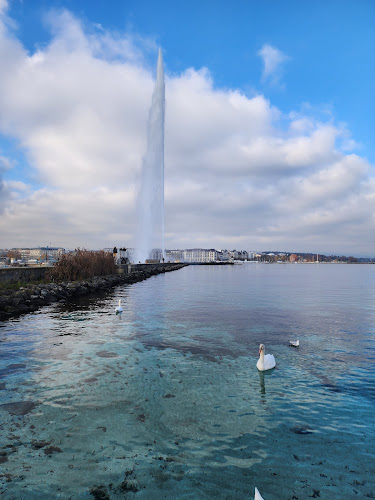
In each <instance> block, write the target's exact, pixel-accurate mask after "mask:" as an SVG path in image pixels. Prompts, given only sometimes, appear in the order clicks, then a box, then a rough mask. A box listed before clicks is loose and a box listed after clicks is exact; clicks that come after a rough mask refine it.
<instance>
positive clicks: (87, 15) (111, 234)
mask: <svg viewBox="0 0 375 500" xmlns="http://www.w3.org/2000/svg"><path fill="white" fill-rule="evenodd" d="M159 47H160V48H161V49H162V52H163V59H164V71H165V79H166V81H165V93H166V114H165V246H166V248H170V249H177V248H196V247H200V248H216V249H224V248H226V249H230V250H231V249H237V250H258V251H275V250H279V251H287V252H314V253H321V254H327V255H331V254H333V255H337V254H340V255H354V256H358V257H366V256H371V257H372V256H375V143H374V130H375V105H374V103H375V97H374V91H375V64H374V63H375V61H374V59H375V2H374V1H373V0H345V1H342V0H314V1H312V0H304V1H300V0H284V1H283V2H280V1H279V0H232V1H231V2H228V1H224V0H180V1H178V2H176V1H175V0H173V1H172V0H164V1H162V2H158V3H157V2H154V1H152V0H137V1H136V0H128V1H125V0H112V1H111V2H102V1H99V0H0V248H12V247H34V246H45V245H49V246H62V247H65V248H69V249H74V248H78V247H79V248H87V249H100V248H106V247H109V248H110V247H113V246H115V245H116V246H119V247H122V246H125V247H130V246H132V245H133V244H134V236H135V233H136V225H137V222H136V221H137V219H136V209H135V207H136V196H137V192H138V190H139V183H140V177H141V176H140V173H141V167H142V159H143V156H144V154H145V152H146V140H147V117H148V113H149V108H150V104H151V97H152V92H153V86H154V83H155V73H156V62H157V55H158V49H159Z"/></svg>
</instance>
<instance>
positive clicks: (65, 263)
mask: <svg viewBox="0 0 375 500" xmlns="http://www.w3.org/2000/svg"><path fill="white" fill-rule="evenodd" d="M115 273H116V265H115V261H114V258H113V255H112V254H111V253H110V252H104V251H103V250H100V251H98V252H92V251H89V250H84V249H83V250H81V249H78V250H76V251H75V253H72V254H65V255H63V256H62V257H61V258H60V260H59V261H58V262H56V264H55V265H54V266H53V267H52V268H51V269H50V270H49V271H48V278H49V279H51V280H54V281H77V280H84V279H90V278H93V277H94V276H106V275H108V274H115Z"/></svg>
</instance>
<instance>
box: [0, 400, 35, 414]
mask: <svg viewBox="0 0 375 500" xmlns="http://www.w3.org/2000/svg"><path fill="white" fill-rule="evenodd" d="M35 406H36V404H35V403H34V402H33V401H17V402H15V403H4V404H2V405H0V407H1V408H4V410H6V411H7V412H9V413H10V414H11V415H16V416H20V415H26V414H27V413H30V412H31V410H33V409H34V408H35Z"/></svg>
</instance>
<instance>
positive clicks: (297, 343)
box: [289, 340, 299, 347]
mask: <svg viewBox="0 0 375 500" xmlns="http://www.w3.org/2000/svg"><path fill="white" fill-rule="evenodd" d="M289 345H291V346H292V347H299V340H289Z"/></svg>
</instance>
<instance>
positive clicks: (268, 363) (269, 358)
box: [257, 344, 276, 372]
mask: <svg viewBox="0 0 375 500" xmlns="http://www.w3.org/2000/svg"><path fill="white" fill-rule="evenodd" d="M264 349H265V348H264V345H263V344H260V346H259V359H258V362H257V368H258V370H259V371H261V372H265V371H266V370H271V369H272V368H275V366H276V361H275V358H274V356H273V355H272V354H266V355H265V354H264Z"/></svg>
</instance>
